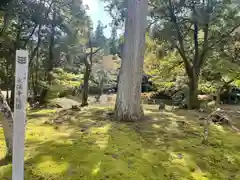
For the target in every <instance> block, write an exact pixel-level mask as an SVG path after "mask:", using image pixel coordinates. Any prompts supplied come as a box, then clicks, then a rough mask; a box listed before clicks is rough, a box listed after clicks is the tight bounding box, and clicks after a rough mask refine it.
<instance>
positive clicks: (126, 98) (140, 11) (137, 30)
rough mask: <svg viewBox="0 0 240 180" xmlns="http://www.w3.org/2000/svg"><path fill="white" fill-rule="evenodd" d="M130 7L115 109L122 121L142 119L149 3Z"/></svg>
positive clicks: (139, 0) (132, 2)
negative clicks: (142, 91) (142, 90)
mask: <svg viewBox="0 0 240 180" xmlns="http://www.w3.org/2000/svg"><path fill="white" fill-rule="evenodd" d="M127 3H128V13H127V19H126V24H125V34H124V50H123V60H122V65H121V69H120V75H119V84H118V93H117V101H116V105H115V116H116V119H117V120H120V121H134V120H139V119H141V117H142V116H143V109H142V103H141V84H142V74H143V62H144V46H145V34H146V26H147V11H148V2H147V1H146V0H128V1H127Z"/></svg>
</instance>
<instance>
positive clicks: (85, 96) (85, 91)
mask: <svg viewBox="0 0 240 180" xmlns="http://www.w3.org/2000/svg"><path fill="white" fill-rule="evenodd" d="M85 67H86V69H85V73H84V77H83V79H84V80H83V81H84V82H83V93H82V104H81V106H87V105H88V91H89V78H90V74H91V67H90V66H89V64H88V62H85Z"/></svg>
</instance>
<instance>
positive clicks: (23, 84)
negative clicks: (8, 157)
mask: <svg viewBox="0 0 240 180" xmlns="http://www.w3.org/2000/svg"><path fill="white" fill-rule="evenodd" d="M27 85H28V52H27V51H24V50H17V52H16V71H15V100H14V114H13V163H12V165H13V170H12V171H13V173H12V180H24V138H25V122H26V100H27V89H28V87H27Z"/></svg>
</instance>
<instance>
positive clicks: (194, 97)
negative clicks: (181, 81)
mask: <svg viewBox="0 0 240 180" xmlns="http://www.w3.org/2000/svg"><path fill="white" fill-rule="evenodd" d="M188 78H189V83H188V87H189V97H188V109H198V108H199V107H200V102H199V100H198V79H199V76H198V73H196V72H194V71H193V73H192V74H191V76H189V77H188Z"/></svg>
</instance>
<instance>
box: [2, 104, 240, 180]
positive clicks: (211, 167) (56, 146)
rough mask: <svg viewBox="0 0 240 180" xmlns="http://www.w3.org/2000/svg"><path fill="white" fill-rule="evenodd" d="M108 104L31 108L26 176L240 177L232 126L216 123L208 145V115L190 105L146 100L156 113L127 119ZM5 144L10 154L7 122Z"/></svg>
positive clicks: (65, 179) (40, 179)
mask: <svg viewBox="0 0 240 180" xmlns="http://www.w3.org/2000/svg"><path fill="white" fill-rule="evenodd" d="M108 110H111V109H110V108H109V107H101V108H99V107H94V106H92V107H90V108H89V109H85V110H82V111H80V112H78V111H71V110H65V111H62V112H57V113H55V110H37V111H35V112H34V111H31V112H29V115H28V116H29V118H28V125H27V135H26V154H25V179H27V180H108V179H109V180H118V179H119V180H125V179H126V180H185V179H186V180H238V179H240V135H239V134H237V133H235V132H233V131H232V130H231V129H229V128H228V127H222V126H216V125H212V126H211V129H210V138H209V144H208V145H207V146H204V145H202V143H201V141H202V139H203V137H202V134H203V133H202V132H203V128H202V126H200V124H201V122H200V120H198V119H197V118H196V117H195V116H194V115H192V114H191V113H190V112H188V111H177V112H159V111H157V107H155V106H146V107H145V113H146V115H148V116H149V117H151V119H149V118H147V119H148V120H145V121H142V122H139V123H121V122H115V121H112V120H111V119H110V118H109V117H108V116H107V113H105V112H106V111H108ZM0 148H1V152H0V157H3V155H4V153H5V152H4V149H5V148H4V137H3V132H2V129H0ZM0 179H11V164H9V165H4V166H1V167H0Z"/></svg>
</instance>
